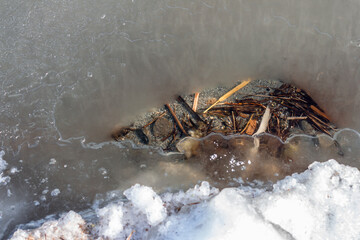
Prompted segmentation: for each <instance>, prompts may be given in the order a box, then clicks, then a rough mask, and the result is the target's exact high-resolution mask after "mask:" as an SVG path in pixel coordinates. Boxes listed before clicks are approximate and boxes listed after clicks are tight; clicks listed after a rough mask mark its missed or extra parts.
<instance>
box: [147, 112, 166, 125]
mask: <svg viewBox="0 0 360 240" xmlns="http://www.w3.org/2000/svg"><path fill="white" fill-rule="evenodd" d="M165 113H166V112H163V113H161V114H160V115H159V116H157V117H155V118H154V119H153V120H151V121H150V122H149V123H147V124H146V125H145V126H143V127H142V128H147V127H148V126H150V125H151V124H153V123H154V122H155V121H156V120H158V119H159V118H161V117H162V116H164V115H165Z"/></svg>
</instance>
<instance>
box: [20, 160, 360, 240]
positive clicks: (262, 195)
mask: <svg viewBox="0 0 360 240" xmlns="http://www.w3.org/2000/svg"><path fill="white" fill-rule="evenodd" d="M124 195H125V196H126V197H127V198H128V201H125V202H119V203H110V204H109V205H107V206H105V207H104V208H101V209H98V210H97V215H98V217H99V219H98V221H97V222H95V223H94V224H95V227H94V228H93V229H92V230H91V231H90V232H89V236H87V237H89V238H90V239H126V238H127V237H128V236H129V235H130V233H131V232H133V231H134V235H133V236H132V238H131V239H132V240H136V239H170V240H171V239H200V240H201V239H302V240H303V239H304V240H306V239H360V205H359V204H358V203H359V200H360V172H359V170H358V169H356V168H352V167H348V166H344V165H341V164H338V163H337V162H336V161H335V160H329V161H327V162H325V163H313V164H312V165H310V166H309V169H308V170H307V171H305V172H303V173H301V174H294V175H292V176H289V177H287V178H285V179H283V180H281V181H279V182H277V183H276V184H274V185H273V190H272V191H266V190H265V189H259V188H253V187H250V186H243V187H239V188H226V189H223V190H222V191H221V192H219V190H218V189H216V188H213V187H211V186H210V185H209V184H208V183H207V182H203V183H202V184H201V185H200V186H195V187H194V188H191V189H189V190H188V191H186V192H183V191H179V192H177V193H165V194H162V195H158V194H156V193H155V192H154V191H153V190H152V189H151V188H150V187H146V186H140V185H138V184H136V185H135V186H133V187H132V188H130V189H128V190H126V191H125V192H124ZM68 214H72V215H74V214H76V213H74V212H69V213H68ZM77 216H78V215H77ZM79 218H80V219H79ZM65 221H66V220H65V219H64V218H61V219H59V220H58V221H50V222H46V223H45V224H44V225H43V226H42V227H40V228H38V229H36V230H32V231H24V230H18V231H17V232H16V233H15V235H14V238H13V239H21V238H15V237H17V236H20V234H22V235H21V236H25V237H26V236H40V237H41V236H44V234H45V233H46V234H54V232H55V230H54V227H53V226H60V225H61V224H59V223H60V222H61V223H62V224H63V225H66V226H69V228H65V227H58V230H56V231H58V232H57V233H56V234H58V235H56V236H60V235H59V234H60V233H59V232H62V233H61V234H63V236H65V235H66V234H74V232H76V231H78V232H79V231H80V230H76V229H79V226H80V225H81V224H82V225H81V226H83V224H84V221H83V220H82V219H81V217H80V216H78V220H77V221H78V222H81V224H79V223H77V224H74V223H73V222H74V220H73V219H71V218H70V219H69V220H67V221H69V222H68V224H67V223H66V222H65ZM26 234H27V235H26ZM29 234H31V235H29ZM35 234H36V235H35ZM41 234H42V235H41ZM83 234H84V233H83ZM50 236H53V235H50ZM54 236H55V235H54ZM66 236H67V235H66ZM69 236H70V235H69ZM71 236H72V235H71ZM82 236H86V235H82ZM22 239H24V238H22ZM40 239H41V238H40ZM66 239H67V238H66ZM69 239H70V238H69ZM72 239H74V238H73V237H72ZM79 239H81V238H79Z"/></svg>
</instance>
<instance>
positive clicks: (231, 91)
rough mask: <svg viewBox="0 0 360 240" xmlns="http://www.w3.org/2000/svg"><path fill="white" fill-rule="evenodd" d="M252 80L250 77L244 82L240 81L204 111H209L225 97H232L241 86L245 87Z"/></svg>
mask: <svg viewBox="0 0 360 240" xmlns="http://www.w3.org/2000/svg"><path fill="white" fill-rule="evenodd" d="M250 81H251V79H250V78H249V79H248V80H245V81H243V82H242V83H240V84H239V85H237V86H236V87H234V88H233V89H231V90H230V91H228V92H227V93H225V94H224V95H223V96H222V97H220V98H219V99H218V100H217V101H216V102H215V103H214V104H213V105H211V106H210V107H208V109H206V110H205V111H204V113H206V112H207V111H209V110H210V109H211V108H212V107H214V106H215V105H216V104H218V103H219V102H222V101H224V100H225V99H227V98H228V97H230V96H231V95H233V94H234V93H235V92H237V91H239V90H240V89H241V88H243V87H245V86H246V85H247V84H248V83H249V82H250Z"/></svg>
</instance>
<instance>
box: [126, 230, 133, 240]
mask: <svg viewBox="0 0 360 240" xmlns="http://www.w3.org/2000/svg"><path fill="white" fill-rule="evenodd" d="M134 233H135V230H132V231H131V233H130V235H129V236H128V237H127V238H126V240H130V239H131V237H132V235H133V234H134Z"/></svg>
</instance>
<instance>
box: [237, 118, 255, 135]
mask: <svg viewBox="0 0 360 240" xmlns="http://www.w3.org/2000/svg"><path fill="white" fill-rule="evenodd" d="M253 116H254V114H251V116H250V119H249V121H248V122H247V123H246V125H245V127H244V129H243V130H242V131H241V132H240V134H243V133H244V132H245V131H246V129H247V128H248V126H249V124H250V122H251V120H252V118H253Z"/></svg>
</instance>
